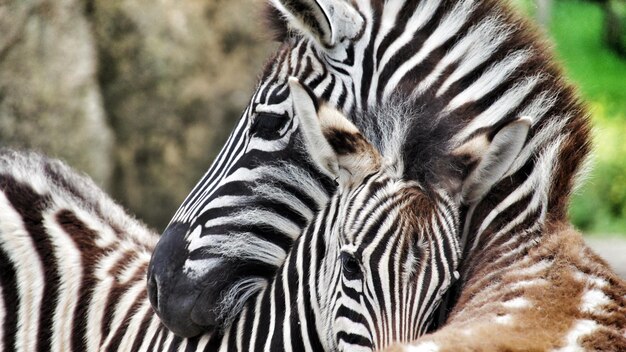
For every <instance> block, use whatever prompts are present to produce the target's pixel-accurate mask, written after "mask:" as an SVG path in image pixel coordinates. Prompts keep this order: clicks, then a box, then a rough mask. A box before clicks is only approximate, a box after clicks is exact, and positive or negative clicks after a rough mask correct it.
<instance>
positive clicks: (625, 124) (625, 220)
mask: <svg viewBox="0 0 626 352" xmlns="http://www.w3.org/2000/svg"><path fill="white" fill-rule="evenodd" d="M510 1H511V2H512V5H513V6H514V7H515V8H516V9H517V11H520V12H521V13H523V14H524V15H525V16H528V17H529V18H531V19H532V20H533V21H536V22H537V26H538V27H540V28H541V29H540V30H542V31H544V32H545V33H546V34H547V35H548V36H549V37H550V38H551V40H552V41H553V44H554V49H555V52H556V57H557V59H558V60H559V61H560V62H561V63H562V65H563V66H564V69H565V72H566V74H567V75H568V77H569V78H570V79H571V80H572V81H573V82H574V83H575V84H576V85H577V86H578V87H579V88H580V92H581V94H582V96H583V98H584V99H585V100H586V101H587V102H588V104H589V108H590V111H591V114H592V116H593V123H594V126H595V132H594V133H595V144H596V154H595V159H594V163H593V165H594V169H593V171H592V172H591V174H590V175H589V178H588V179H587V181H586V183H585V184H584V186H583V187H582V188H581V189H580V190H579V191H578V193H577V194H576V196H575V198H574V201H573V203H572V206H571V209H570V215H571V218H572V220H573V222H574V224H575V225H576V226H577V227H578V228H580V229H581V230H583V231H584V232H585V233H586V234H590V235H591V236H592V237H591V238H590V240H591V241H592V242H593V241H594V240H595V239H596V238H606V236H612V238H616V239H618V240H619V239H620V238H621V239H622V240H621V241H623V239H626V0H603V1H583V0H510ZM261 5H262V1H260V0H184V1H181V0H178V1H176V0H161V1H153V0H119V1H110V0H0V145H2V146H11V147H22V148H31V149H33V148H34V149H38V150H40V151H42V152H44V153H46V154H48V155H52V156H56V157H58V158H61V159H64V160H66V161H67V162H68V163H69V164H70V165H72V166H73V167H75V168H77V169H79V170H82V171H84V172H85V173H87V174H89V175H90V176H91V177H92V178H94V179H95V180H96V181H97V182H98V183H99V184H100V185H101V186H102V187H104V188H105V189H106V190H107V191H108V192H109V194H111V195H112V196H113V197H114V198H115V199H117V200H118V201H119V202H121V203H122V204H123V205H124V206H125V207H126V208H127V209H129V210H130V211H131V212H132V213H134V214H136V215H137V217H138V218H140V219H142V220H143V221H145V222H146V223H147V224H148V225H150V226H151V227H153V228H154V229H156V230H157V231H159V232H161V231H162V230H163V229H164V227H165V226H166V224H167V222H168V221H169V219H170V217H171V216H172V215H173V213H174V212H175V210H176V209H177V207H178V205H179V204H180V203H181V202H182V201H183V199H184V197H185V196H186V195H187V194H188V192H189V191H190V190H191V188H192V187H193V186H194V184H195V183H196V182H197V181H198V180H199V179H200V177H201V176H202V174H203V173H204V172H205V171H206V169H207V168H208V166H209V165H210V163H211V160H212V158H213V157H214V156H215V155H216V153H217V152H218V151H219V148H220V147H221V145H222V144H223V143H224V141H225V138H226V137H227V136H228V134H229V133H230V130H231V128H232V126H233V125H234V123H235V122H236V120H237V119H238V118H239V114H240V113H241V112H242V109H243V107H245V105H246V104H247V100H248V99H249V97H250V95H251V93H252V91H253V90H254V87H255V83H256V80H257V77H258V74H259V73H260V70H261V68H262V66H263V63H264V61H265V60H266V59H267V56H268V55H269V53H270V52H271V51H272V50H274V49H275V47H276V44H274V43H272V42H271V40H270V39H269V35H265V34H264V33H265V31H264V29H263V25H262V23H261V14H260V11H261ZM593 236H605V237H593ZM600 242H601V243H604V244H605V245H606V244H607V243H609V244H608V245H607V249H606V250H609V251H610V250H615V249H616V248H618V247H616V246H614V245H612V244H610V243H611V242H610V241H608V242H607V241H606V240H603V241H600ZM600 242H599V243H600ZM620 251H621V252H619V253H617V254H616V255H617V256H620V257H621V256H625V255H624V254H621V255H620V253H624V248H623V247H622V248H621V249H620ZM625 269H626V265H625Z"/></svg>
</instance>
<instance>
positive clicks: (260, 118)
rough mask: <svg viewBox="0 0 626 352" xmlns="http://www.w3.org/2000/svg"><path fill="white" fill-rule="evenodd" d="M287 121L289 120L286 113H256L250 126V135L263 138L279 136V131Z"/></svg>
mask: <svg viewBox="0 0 626 352" xmlns="http://www.w3.org/2000/svg"><path fill="white" fill-rule="evenodd" d="M287 121H289V116H288V115H286V114H285V115H280V114H274V113H268V112H261V113H258V114H257V116H256V117H255V119H254V121H253V122H252V125H251V126H250V135H253V136H255V137H259V138H263V139H276V138H279V137H280V131H281V130H282V129H283V127H284V126H285V124H286V123H287Z"/></svg>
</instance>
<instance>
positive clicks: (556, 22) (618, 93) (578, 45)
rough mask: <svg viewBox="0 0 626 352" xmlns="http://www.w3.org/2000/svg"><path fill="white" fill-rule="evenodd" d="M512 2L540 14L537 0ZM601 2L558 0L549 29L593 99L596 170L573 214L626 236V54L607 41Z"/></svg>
mask: <svg viewBox="0 0 626 352" xmlns="http://www.w3.org/2000/svg"><path fill="white" fill-rule="evenodd" d="M617 2H618V4H617V7H619V8H620V9H621V10H624V11H621V12H620V15H621V16H626V6H623V4H624V1H623V0H618V1H617ZM513 4H514V5H515V6H516V7H518V8H520V9H521V10H522V12H525V13H526V14H528V15H530V16H531V17H534V16H535V11H536V6H535V2H534V1H532V0H513ZM613 5H614V6H615V4H613ZM602 6H605V5H604V4H602V3H598V2H585V1H580V0H559V1H553V3H552V10H551V16H550V18H551V19H550V24H549V30H548V32H549V33H548V34H549V35H550V37H551V38H552V39H553V42H554V46H555V51H556V56H557V59H558V60H560V61H561V63H562V65H563V66H564V68H565V71H566V73H567V75H568V77H569V78H570V79H571V80H572V81H573V82H574V83H575V84H576V85H577V86H578V87H579V89H580V92H581V93H582V95H583V97H584V99H585V100H586V102H587V103H588V105H589V110H590V112H591V114H592V122H593V125H594V143H595V155H594V158H593V159H592V166H593V169H592V171H591V172H590V174H589V175H588V177H587V179H586V181H585V182H584V184H583V185H582V187H581V188H580V190H579V191H578V192H577V193H576V194H575V196H574V197H573V200H572V203H571V206H570V217H571V219H572V221H573V223H574V224H575V225H576V226H577V227H578V228H580V229H581V230H583V231H584V232H585V233H591V234H594V233H602V234H622V235H625V236H626V59H624V58H620V57H619V56H618V55H617V54H615V53H614V52H613V51H611V50H610V49H609V48H608V46H607V45H606V44H605V43H604V41H603V24H604V16H603V8H602ZM622 18H624V17H622ZM622 23H624V24H626V18H624V22H622ZM624 27H626V26H623V27H622V28H623V29H624V30H626V28H624ZM625 35H626V33H625Z"/></svg>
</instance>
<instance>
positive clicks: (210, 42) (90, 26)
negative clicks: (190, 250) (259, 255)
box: [0, 0, 271, 230]
mask: <svg viewBox="0 0 626 352" xmlns="http://www.w3.org/2000/svg"><path fill="white" fill-rule="evenodd" d="M261 5H262V2H260V1H255V0H211V1H205V0H160V1H152V0H120V1H110V0H87V1H84V0H83V1H81V0H4V1H2V0H0V145H3V146H12V147H21V148H35V149H38V150H40V151H42V152H44V153H45V154H48V155H51V156H55V157H59V158H61V159H64V160H66V161H67V162H68V163H69V164H70V165H72V166H73V167H75V168H77V169H79V170H82V171H84V172H87V173H88V174H89V175H90V176H91V177H93V178H94V179H96V181H97V182H98V183H99V184H100V185H102V186H104V187H105V188H106V189H107V191H108V192H109V193H110V194H112V195H113V196H114V198H116V199H117V200H118V201H120V202H121V203H122V204H124V205H125V206H126V207H127V208H129V210H130V211H131V212H133V213H135V214H137V216H138V217H139V218H141V219H143V220H145V221H146V222H147V223H148V224H150V225H152V226H153V227H155V228H157V229H159V230H160V229H162V228H163V227H164V226H165V225H166V224H167V222H168V221H169V219H170V217H171V216H172V215H173V213H174V211H175V210H176V208H177V207H178V205H179V204H180V203H181V202H182V200H183V199H184V197H185V196H186V195H187V194H188V193H189V191H190V190H191V188H192V187H193V186H194V184H195V183H196V182H197V181H198V180H199V179H200V177H201V176H202V174H203V173H204V172H205V171H206V169H207V168H208V166H209V165H210V162H211V160H212V158H213V157H214V156H215V155H216V154H217V152H218V151H219V148H220V147H221V146H222V144H223V142H224V141H225V138H226V137H227V136H228V134H229V133H230V130H231V128H232V126H233V124H234V123H235V122H236V120H237V119H238V117H239V114H240V113H241V112H242V111H243V108H244V107H245V106H246V104H247V102H248V99H249V97H250V94H251V92H252V91H253V89H254V86H255V82H256V79H257V77H258V74H259V72H260V70H261V68H262V64H263V61H264V60H265V59H266V57H267V56H268V53H269V51H270V47H271V44H270V40H268V38H266V37H264V34H263V33H264V31H263V30H262V25H261V22H260V21H259V19H260V17H261V16H259V11H260V9H261Z"/></svg>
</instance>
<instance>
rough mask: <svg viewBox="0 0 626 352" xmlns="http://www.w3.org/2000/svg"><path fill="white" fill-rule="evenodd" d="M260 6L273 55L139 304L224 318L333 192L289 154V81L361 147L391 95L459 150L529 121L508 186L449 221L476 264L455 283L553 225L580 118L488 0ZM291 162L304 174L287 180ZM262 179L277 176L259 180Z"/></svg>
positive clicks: (173, 321) (169, 238) (263, 279)
mask: <svg viewBox="0 0 626 352" xmlns="http://www.w3.org/2000/svg"><path fill="white" fill-rule="evenodd" d="M272 5H273V7H270V11H269V16H270V21H271V22H272V23H273V26H274V27H275V29H276V32H277V33H278V34H279V35H278V36H279V37H280V40H281V41H282V46H281V47H280V49H279V50H278V52H277V53H276V55H275V56H274V57H273V58H272V59H271V60H270V61H269V63H268V65H267V67H266V69H265V71H264V73H263V75H262V78H261V81H260V83H259V85H258V88H257V90H256V92H255V93H254V95H253V97H252V99H251V101H250V105H249V106H248V107H247V108H246V109H245V111H244V113H243V116H242V118H241V120H240V122H239V123H238V125H237V127H236V128H235V130H234V131H233V133H232V135H231V137H230V139H229V140H228V142H227V144H226V145H225V147H224V149H223V151H222V152H221V154H220V155H219V156H218V158H217V159H216V161H215V162H214V164H213V166H212V167H211V168H210V169H209V171H208V172H207V174H206V175H205V176H204V178H203V179H202V180H201V181H200V182H199V183H198V185H197V186H196V187H195V188H194V190H193V191H192V192H191V193H190V194H189V196H188V197H187V199H186V200H185V202H184V203H183V204H182V205H181V207H180V209H179V210H178V211H177V213H176V214H175V215H174V217H173V219H172V221H171V223H170V225H169V226H168V228H167V229H166V231H165V232H164V234H163V236H162V238H161V240H160V242H159V244H158V245H157V248H156V251H155V254H154V256H153V261H152V263H151V266H150V275H149V278H148V281H149V292H150V295H149V296H150V299H151V302H152V303H153V306H154V307H155V309H156V310H157V312H158V313H159V315H160V316H161V318H162V319H163V321H164V322H165V324H166V325H167V326H168V327H170V328H171V329H172V330H173V331H175V332H176V333H178V334H181V335H183V336H192V335H195V334H197V333H199V332H201V331H204V330H207V329H208V330H210V329H211V328H214V327H216V326H221V325H222V324H223V322H224V321H225V319H227V317H228V316H229V315H232V314H237V313H238V309H239V308H238V307H241V306H242V304H243V302H245V300H246V299H247V297H249V296H250V295H252V294H254V293H255V292H258V291H259V290H261V289H262V288H263V287H266V286H267V283H268V280H269V278H270V277H272V275H273V274H274V272H275V271H276V270H277V268H278V267H279V266H280V265H281V264H282V263H283V262H284V260H285V258H286V257H287V254H288V253H289V251H290V248H291V246H292V244H293V241H294V240H295V239H296V238H297V236H298V235H299V234H300V230H301V228H302V227H303V226H304V225H305V224H306V223H307V221H308V220H309V219H311V218H312V215H313V214H314V212H315V210H316V209H318V208H319V207H320V206H321V204H324V202H325V200H326V198H327V194H330V193H331V192H332V191H333V189H334V188H333V185H332V182H328V181H329V180H328V179H327V178H326V177H324V176H323V174H322V173H320V172H319V171H318V170H316V169H315V167H313V166H312V164H311V162H310V161H309V158H306V157H303V155H302V151H301V150H299V149H298V148H295V147H294V146H295V145H297V140H298V139H299V138H300V135H299V134H298V133H296V131H297V127H298V126H297V125H296V124H295V123H294V119H293V118H292V116H293V114H294V110H293V107H292V106H291V103H290V100H289V99H288V98H289V90H288V88H287V79H288V77H289V76H296V77H298V78H299V79H300V81H302V82H305V83H306V84H307V85H308V86H310V87H311V88H312V89H313V90H314V91H315V93H316V94H317V95H319V96H322V97H323V98H324V99H325V100H326V101H328V102H329V104H330V105H332V106H335V107H337V108H338V109H339V110H341V111H343V112H344V113H346V114H347V115H348V116H349V117H350V119H351V120H352V121H353V122H354V123H355V124H356V125H357V126H358V127H359V128H360V129H361V130H363V131H364V132H365V133H366V135H368V136H373V137H374V138H376V135H377V131H378V130H380V129H381V128H385V127H386V126H387V125H388V124H389V123H391V122H390V121H388V120H386V119H384V118H380V119H373V120H368V121H362V120H361V116H362V113H363V112H367V111H375V110H377V108H378V107H380V106H381V105H385V104H388V103H389V101H397V100H398V99H399V97H407V96H408V97H410V98H411V99H410V101H412V102H413V104H414V108H415V110H417V111H419V112H420V114H419V115H420V116H421V117H422V118H423V121H424V123H428V122H429V121H431V120H447V121H448V122H449V123H450V124H451V125H452V129H453V131H454V133H452V135H453V137H451V138H452V139H453V140H454V141H455V143H459V144H461V143H464V142H466V141H468V140H470V139H472V138H474V137H475V136H477V135H478V134H480V133H481V132H483V131H484V130H485V129H489V128H495V127H497V126H501V125H503V124H506V123H508V122H510V121H512V120H513V119H516V118H517V117H518V116H524V115H526V116H532V118H533V121H532V125H533V128H532V133H531V134H530V135H529V138H528V140H527V141H526V144H525V146H524V149H523V151H522V153H521V154H520V156H519V158H518V159H517V160H516V161H515V164H514V165H513V168H512V169H511V170H510V171H509V172H508V173H507V176H508V177H507V178H506V179H504V180H502V181H501V182H500V183H499V184H498V185H496V187H494V188H493V189H492V191H491V192H489V193H488V194H486V195H485V197H484V199H483V200H482V201H480V202H475V206H474V207H468V208H467V209H464V210H463V212H462V215H463V221H462V223H463V226H464V233H463V236H462V237H463V238H462V242H463V243H464V250H465V255H464V257H465V258H478V259H476V260H474V259H468V263H469V264H467V265H466V266H463V270H462V273H463V276H464V277H468V275H470V273H469V271H471V270H474V269H472V268H476V267H479V266H480V265H482V264H481V263H484V262H485V261H487V262H488V261H490V260H491V259H493V257H490V255H485V252H481V251H479V250H478V249H481V248H482V247H483V246H484V245H486V244H490V245H491V244H494V243H495V245H496V246H498V245H502V244H504V243H505V242H506V240H504V239H508V238H509V237H507V234H510V230H511V229H515V230H520V233H525V234H528V236H531V234H535V233H537V232H536V231H535V230H537V229H540V228H541V227H542V226H544V223H545V221H547V220H550V221H558V220H563V219H564V218H565V216H566V204H567V199H568V196H569V193H570V192H571V190H572V187H573V184H574V174H575V172H576V170H577V169H578V168H579V166H580V164H581V163H582V161H583V159H584V157H585V156H586V154H587V153H588V149H589V146H588V140H589V130H588V126H587V122H586V118H585V113H584V109H583V108H582V107H581V105H580V103H579V102H578V100H577V98H576V96H575V94H574V93H573V92H572V89H571V87H569V85H567V84H566V83H564V82H563V81H562V79H561V74H560V71H559V70H558V69H557V68H556V67H555V65H554V64H553V63H552V61H551V58H550V55H549V50H548V49H546V47H545V45H544V44H543V43H542V41H541V40H539V39H538V38H537V36H536V35H535V34H534V32H533V31H532V30H531V29H529V25H527V24H526V23H525V22H524V21H523V20H521V19H519V18H517V17H516V16H515V15H513V14H512V13H511V11H509V10H508V9H507V8H506V6H505V5H503V4H502V3H500V2H497V1H495V0H386V1H383V0H354V1H344V0H290V1H287V0H273V1H272ZM420 138H421V136H420ZM420 138H416V139H414V140H408V141H404V140H402V139H401V138H400V136H398V138H397V139H393V140H390V141H387V142H388V143H390V146H389V147H394V146H396V145H397V144H401V143H405V144H404V147H403V148H404V149H403V150H407V151H408V150H412V149H413V148H420ZM396 149H398V150H401V149H402V148H396ZM410 167H417V168H419V165H415V166H410ZM289 168H293V169H295V170H302V169H306V170H308V171H307V172H306V173H299V174H297V175H296V176H294V177H292V178H289V177H287V175H289V174H290V173H289V172H288V169H289ZM291 175H293V173H292V174H291ZM267 179H271V180H273V181H274V182H273V183H272V184H268V183H267V182H263V181H264V180H267ZM320 180H321V181H320ZM257 184H261V185H263V186H262V187H259V186H257ZM472 200H476V201H477V200H478V199H472ZM522 237H524V236H522ZM524 243H530V242H529V241H527V238H524V239H522V238H520V239H519V241H517V242H516V240H513V241H512V242H510V243H507V245H508V246H516V245H520V247H519V250H520V251H522V252H523V251H525V250H527V247H528V246H526V245H523V244H524ZM502 250H504V249H502ZM480 253H482V254H480ZM475 255H478V257H476V256H475ZM470 261H471V262H470ZM466 269H467V270H466Z"/></svg>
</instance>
